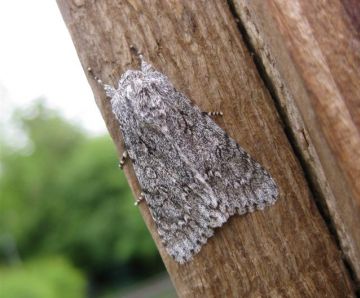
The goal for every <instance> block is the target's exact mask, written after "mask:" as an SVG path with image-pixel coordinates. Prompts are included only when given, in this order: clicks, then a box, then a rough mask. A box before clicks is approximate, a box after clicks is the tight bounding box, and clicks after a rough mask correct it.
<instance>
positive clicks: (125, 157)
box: [119, 150, 128, 169]
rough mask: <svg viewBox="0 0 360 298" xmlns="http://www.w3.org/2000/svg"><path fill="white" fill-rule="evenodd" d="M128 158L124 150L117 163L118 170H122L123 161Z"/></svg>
mask: <svg viewBox="0 0 360 298" xmlns="http://www.w3.org/2000/svg"><path fill="white" fill-rule="evenodd" d="M127 158H128V153H127V151H126V150H125V151H124V152H123V154H122V156H121V159H120V162H119V168H121V169H122V168H123V166H124V164H125V161H126V159H127Z"/></svg>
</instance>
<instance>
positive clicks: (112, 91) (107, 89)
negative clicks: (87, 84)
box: [87, 67, 116, 98]
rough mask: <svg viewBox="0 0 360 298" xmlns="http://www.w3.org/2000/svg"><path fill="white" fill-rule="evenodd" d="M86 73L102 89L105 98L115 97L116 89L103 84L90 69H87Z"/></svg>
mask: <svg viewBox="0 0 360 298" xmlns="http://www.w3.org/2000/svg"><path fill="white" fill-rule="evenodd" d="M87 71H88V72H89V74H90V75H91V76H92V77H93V79H94V80H95V81H96V82H97V83H98V84H99V85H100V86H101V87H102V88H103V89H104V91H105V93H106V96H107V97H110V98H112V97H113V96H114V95H115V93H116V89H115V88H114V87H112V86H111V85H107V84H104V83H103V81H102V80H101V79H100V78H99V77H97V76H96V75H95V74H94V72H93V70H92V68H91V67H88V68H87Z"/></svg>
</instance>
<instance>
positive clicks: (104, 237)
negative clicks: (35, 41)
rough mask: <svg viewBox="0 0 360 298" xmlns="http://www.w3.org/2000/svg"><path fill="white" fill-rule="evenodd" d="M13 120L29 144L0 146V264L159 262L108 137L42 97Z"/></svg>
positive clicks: (95, 266)
mask: <svg viewBox="0 0 360 298" xmlns="http://www.w3.org/2000/svg"><path fill="white" fill-rule="evenodd" d="M16 119H17V121H18V125H19V126H20V127H23V131H24V132H25V133H26V135H27V137H28V140H29V143H28V145H27V146H26V147H25V148H21V149H16V150H15V149H13V148H12V149H11V148H9V147H7V146H5V145H4V144H3V146H2V150H1V166H0V189H1V196H0V206H1V207H0V262H11V261H12V260H14V259H16V258H18V256H20V258H21V259H29V258H33V257H39V256H44V255H54V254H56V255H57V254H62V255H64V256H66V257H68V258H69V259H70V260H71V261H72V262H73V263H74V264H76V265H77V266H80V267H81V268H83V269H84V270H86V271H87V272H88V274H92V275H93V274H97V273H99V272H102V271H104V270H106V269H107V268H109V267H114V266H120V267H123V266H130V264H131V262H135V261H136V262H138V263H142V264H151V266H153V265H154V264H155V265H156V266H155V267H157V268H162V267H161V265H159V258H158V253H157V250H156V248H155V245H154V243H153V241H152V239H151V237H150V235H149V233H148V231H147V230H146V226H145V224H144V223H143V221H142V219H141V217H140V215H139V212H138V209H137V208H134V206H133V199H132V197H131V192H130V190H129V188H128V186H127V182H126V180H125V178H124V176H123V174H122V172H121V171H120V170H119V169H118V167H117V157H116V154H115V150H114V145H113V144H112V142H111V141H110V139H109V138H108V137H89V136H87V135H86V134H85V133H84V132H83V131H82V130H81V129H79V128H78V127H76V126H74V125H72V124H70V123H68V122H66V121H65V120H64V119H63V118H61V117H60V116H59V115H58V114H57V113H55V112H54V111H52V110H49V109H47V108H45V107H44V105H43V104H41V103H39V104H37V105H36V106H35V107H34V108H33V110H32V112H31V113H28V112H27V113H25V112H23V111H18V112H17V117H16ZM14 137H16V136H14ZM9 239H13V240H14V241H13V242H14V245H12V244H11V243H12V241H9ZM9 247H10V248H9ZM63 297H67V296H63Z"/></svg>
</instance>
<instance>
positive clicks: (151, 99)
mask: <svg viewBox="0 0 360 298" xmlns="http://www.w3.org/2000/svg"><path fill="white" fill-rule="evenodd" d="M141 60H142V61H141V69H140V70H127V71H126V72H125V73H124V74H123V75H122V76H121V78H120V80H119V83H118V87H117V88H114V87H112V86H110V85H103V86H104V89H105V91H106V95H107V96H108V97H109V98H111V106H112V111H113V113H114V115H115V116H116V118H117V120H118V122H119V126H120V129H121V131H122V134H123V138H124V141H125V147H126V151H125V153H124V154H123V158H122V160H121V162H120V163H121V164H123V163H124V162H125V159H126V158H130V159H131V161H132V163H133V167H134V170H135V173H136V176H137V178H138V181H139V183H140V186H141V188H142V195H141V197H140V198H139V199H138V200H137V203H139V202H140V201H141V200H145V201H146V203H147V205H148V207H149V209H150V212H151V215H152V218H153V220H154V221H155V223H156V227H157V231H158V233H159V236H160V239H161V241H162V243H163V245H164V246H165V248H166V251H167V252H168V253H169V254H170V255H171V256H172V257H173V258H174V259H175V260H176V261H177V262H179V263H185V262H187V261H189V260H191V259H192V257H193V256H194V255H195V254H197V253H198V252H199V251H200V249H201V247H202V246H203V245H204V244H205V243H206V242H207V239H208V238H209V237H211V236H212V235H213V233H214V229H215V228H217V227H220V226H222V225H223V224H224V223H225V222H226V221H227V220H228V218H229V217H230V216H232V215H234V214H244V213H246V212H252V211H254V210H255V209H264V207H265V206H268V205H271V204H273V203H274V202H275V201H276V199H277V196H278V188H277V186H276V183H275V182H274V180H273V179H272V177H271V176H270V175H269V173H268V172H267V171H266V170H265V169H264V168H263V167H262V166H261V165H260V164H259V163H257V162H256V161H255V160H254V159H252V158H251V157H250V155H249V154H247V153H246V152H245V151H244V149H242V148H241V147H240V146H239V145H238V144H237V143H236V142H235V141H234V140H233V139H232V138H230V137H229V136H228V135H227V134H226V133H225V131H224V130H223V129H222V128H220V127H219V126H218V125H217V124H216V123H215V122H214V121H213V119H212V118H211V117H210V116H209V115H208V114H207V113H203V112H202V111H201V110H200V109H199V108H198V107H197V106H195V105H193V104H192V103H191V101H190V100H189V99H188V98H187V97H186V96H185V95H184V94H182V93H181V92H179V91H177V90H176V89H175V88H174V86H173V85H172V84H171V82H170V80H169V79H168V78H167V76H166V75H164V74H163V73H161V72H159V71H157V70H155V69H154V67H153V66H152V65H150V64H148V63H147V62H145V60H144V59H143V58H142V57H141ZM99 82H100V83H101V81H99ZM218 114H220V113H218Z"/></svg>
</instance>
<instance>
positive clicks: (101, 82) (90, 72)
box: [87, 67, 104, 86]
mask: <svg viewBox="0 0 360 298" xmlns="http://www.w3.org/2000/svg"><path fill="white" fill-rule="evenodd" d="M87 71H88V72H89V74H90V75H91V76H92V77H93V79H94V80H95V81H96V82H98V84H99V85H101V86H103V85H104V83H103V81H102V80H100V79H99V78H98V77H97V76H96V75H95V74H94V72H93V70H92V68H91V67H88V68H87Z"/></svg>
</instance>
